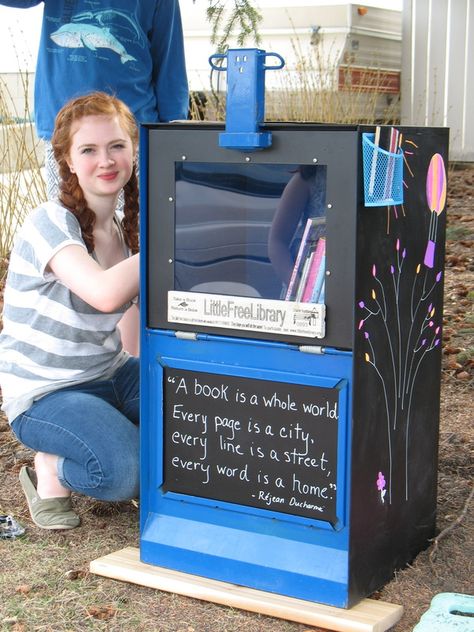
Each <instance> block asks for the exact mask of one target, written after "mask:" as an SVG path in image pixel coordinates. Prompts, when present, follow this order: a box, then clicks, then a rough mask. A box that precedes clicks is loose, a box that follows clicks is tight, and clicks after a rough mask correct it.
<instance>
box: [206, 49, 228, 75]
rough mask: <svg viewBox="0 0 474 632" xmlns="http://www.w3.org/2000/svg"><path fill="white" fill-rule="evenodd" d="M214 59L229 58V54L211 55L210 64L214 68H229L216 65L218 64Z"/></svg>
mask: <svg viewBox="0 0 474 632" xmlns="http://www.w3.org/2000/svg"><path fill="white" fill-rule="evenodd" d="M214 59H227V54H223V53H215V54H214V55H211V56H210V57H209V64H210V66H211V68H212V69H213V70H219V71H223V70H227V66H216V64H215V63H214V62H213V60H214Z"/></svg>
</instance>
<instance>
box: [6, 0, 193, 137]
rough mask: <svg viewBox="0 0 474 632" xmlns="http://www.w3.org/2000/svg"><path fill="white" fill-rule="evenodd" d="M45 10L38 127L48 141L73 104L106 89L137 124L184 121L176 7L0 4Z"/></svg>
mask: <svg viewBox="0 0 474 632" xmlns="http://www.w3.org/2000/svg"><path fill="white" fill-rule="evenodd" d="M41 2H42V3H43V4H44V10H43V24H42V30H41V39H40V44H39V51H38V59H37V64H36V75H35V104H34V110H35V124H36V129H37V133H38V136H39V137H40V138H44V139H46V140H50V139H51V136H52V133H53V128H54V119H55V117H56V114H57V113H58V111H59V110H60V108H61V107H62V106H63V105H64V104H65V103H66V102H67V101H68V100H69V99H71V98H73V97H75V96H78V95H81V94H85V93H87V92H91V91H94V90H103V91H105V92H109V93H112V94H114V95H115V96H117V97H119V98H120V99H122V100H123V101H125V103H126V104H127V105H128V106H129V107H130V108H131V110H132V111H133V113H134V114H135V116H136V118H137V120H138V121H139V122H141V123H155V122H158V121H170V120H175V119H186V118H187V114H188V83H187V77H186V65H185V57H184V44H183V32H182V24H181V14H180V10H179V4H178V0H135V1H134V0H100V1H99V0H24V1H21V0H17V1H16V0H6V1H4V0H0V4H2V5H6V6H9V7H15V8H25V9H26V8H29V7H33V6H35V5H38V4H41Z"/></svg>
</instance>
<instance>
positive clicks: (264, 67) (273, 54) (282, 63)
mask: <svg viewBox="0 0 474 632" xmlns="http://www.w3.org/2000/svg"><path fill="white" fill-rule="evenodd" d="M267 57H276V58H277V59H279V60H280V63H279V64H277V65H276V66H267V65H266V64H264V66H263V69H264V70H280V68H283V66H284V65H285V60H284V59H283V57H282V56H281V55H279V54H278V53H266V55H265V58H267Z"/></svg>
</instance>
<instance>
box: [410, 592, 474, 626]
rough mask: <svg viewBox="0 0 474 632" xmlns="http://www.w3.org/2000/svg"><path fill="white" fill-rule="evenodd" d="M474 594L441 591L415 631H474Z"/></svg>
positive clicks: (432, 601)
mask: <svg viewBox="0 0 474 632" xmlns="http://www.w3.org/2000/svg"><path fill="white" fill-rule="evenodd" d="M473 631H474V596H472V595H462V594H460V593H439V594H438V595H436V597H433V599H432V600H431V606H430V608H429V610H427V611H426V612H425V614H424V615H423V616H422V617H421V619H420V622H419V623H418V624H417V625H416V626H415V627H414V628H413V632H473Z"/></svg>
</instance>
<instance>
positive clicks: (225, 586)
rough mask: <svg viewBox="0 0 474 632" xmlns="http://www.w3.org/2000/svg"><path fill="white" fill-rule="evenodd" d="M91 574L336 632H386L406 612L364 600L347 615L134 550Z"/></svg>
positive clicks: (97, 564) (96, 565) (98, 564)
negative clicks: (158, 561)
mask: <svg viewBox="0 0 474 632" xmlns="http://www.w3.org/2000/svg"><path fill="white" fill-rule="evenodd" d="M90 570H91V572H92V573H95V574H96V575H102V576H104V577H109V578H111V579H118V580H121V581H125V582H129V583H133V584H139V585H141V586H147V587H148V588H156V589H158V590H164V591H166V592H172V593H177V594H179V595H185V596H187V597H194V598H195V599H201V600H203V601H211V602H213V603H218V604H221V605H225V606H231V607H233V608H240V609H242V610H249V611H251V612H258V613H259V614H265V615H268V616H271V617H277V618H280V619H287V620H288V621H295V622H297V623H304V624H306V625H314V626H319V627H321V628H326V629H329V630H335V631H337V632H384V631H385V630H388V629H389V628H390V627H392V626H393V625H395V623H396V622H397V621H399V619H400V618H401V616H402V613H403V607H402V606H398V605H395V604H390V603H387V602H384V601H375V600H373V599H363V600H362V601H361V602H360V603H358V604H357V605H356V606H354V607H352V608H349V609H347V610H345V609H343V608H335V607H333V606H326V605H323V604H318V603H313V602H310V601H304V600H302V599H294V598H292V597H286V596H284V595H275V594H273V593H268V592H264V591H261V590H255V589H252V588H246V587H244V586H237V585H235V584H229V583H226V582H220V581H216V580H213V579H207V578H205V577H198V576H196V575H189V574H187V573H181V572H178V571H173V570H169V569H166V568H162V567H159V566H152V565H150V564H144V563H143V562H141V561H140V557H139V550H138V549H137V548H133V547H127V548H125V549H122V550H120V551H117V552H115V553H110V554H109V555H105V556H104V557H100V558H98V559H97V560H94V561H92V562H91V564H90Z"/></svg>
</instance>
